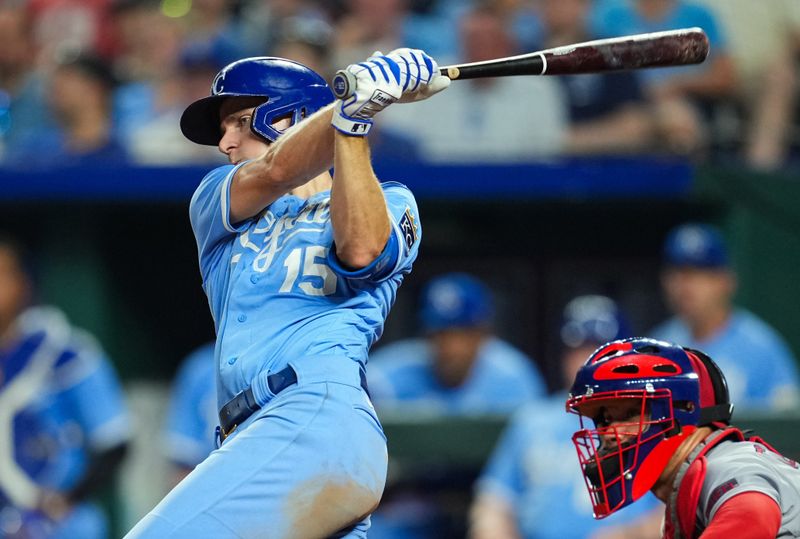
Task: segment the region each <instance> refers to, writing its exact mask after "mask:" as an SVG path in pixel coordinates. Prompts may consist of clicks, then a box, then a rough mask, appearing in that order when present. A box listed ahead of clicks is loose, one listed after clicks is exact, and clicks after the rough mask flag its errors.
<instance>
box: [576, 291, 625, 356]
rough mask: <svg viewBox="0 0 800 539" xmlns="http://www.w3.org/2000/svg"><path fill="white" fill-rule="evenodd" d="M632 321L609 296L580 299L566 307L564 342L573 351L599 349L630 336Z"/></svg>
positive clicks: (582, 297)
mask: <svg viewBox="0 0 800 539" xmlns="http://www.w3.org/2000/svg"><path fill="white" fill-rule="evenodd" d="M630 333H631V332H630V327H629V326H628V321H627V319H626V318H625V316H624V315H623V314H622V311H621V310H620V308H619V306H618V305H617V304H616V302H614V300H612V299H611V298H608V297H606V296H597V295H589V296H578V297H576V298H575V299H573V300H572V301H570V302H569V303H567V306H566V307H564V314H563V322H562V325H561V342H562V343H563V344H564V346H568V347H570V348H579V347H581V346H585V345H587V344H588V345H593V346H599V345H601V344H603V343H605V342H608V341H615V340H617V339H624V338H626V337H630V336H631V335H630Z"/></svg>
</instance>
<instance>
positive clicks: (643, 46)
mask: <svg viewBox="0 0 800 539" xmlns="http://www.w3.org/2000/svg"><path fill="white" fill-rule="evenodd" d="M708 50H709V45H708V36H706V34H705V32H703V30H702V29H701V28H683V29H680V30H668V31H666V32H653V33H649V34H636V35H631V36H623V37H614V38H609V39H598V40H594V41H586V42H584V43H575V44H573V45H565V46H563V47H556V48H553V49H545V50H541V51H536V52H530V53H527V54H520V55H518V56H509V57H507V58H498V59H495V60H486V61H482V62H472V63H467V64H456V65H450V66H444V67H441V68H440V69H439V72H440V73H441V74H442V75H444V76H446V77H448V78H450V79H452V80H463V79H476V78H482V77H509V76H513V75H579V74H585V73H602V72H607V71H623V70H628V69H643V68H648V67H668V66H679V65H689V64H699V63H701V62H703V61H704V60H705V59H706V57H707V56H708ZM355 84H356V79H355V77H354V76H353V75H352V74H351V73H350V72H349V71H346V70H339V71H337V72H336V75H335V76H334V78H333V81H332V83H331V87H332V88H333V93H334V94H335V95H336V97H338V98H339V99H344V98H346V97H349V96H350V95H352V94H353V92H354V91H355Z"/></svg>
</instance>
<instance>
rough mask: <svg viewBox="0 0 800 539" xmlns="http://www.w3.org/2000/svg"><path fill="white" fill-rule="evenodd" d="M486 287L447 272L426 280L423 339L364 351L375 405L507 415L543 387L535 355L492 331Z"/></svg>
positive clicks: (470, 277) (489, 300)
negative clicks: (367, 356)
mask: <svg viewBox="0 0 800 539" xmlns="http://www.w3.org/2000/svg"><path fill="white" fill-rule="evenodd" d="M492 316H493V305H492V299H491V295H490V292H489V290H488V289H487V288H486V286H485V285H484V284H483V283H482V282H480V281H479V280H477V279H476V278H474V277H472V276H470V275H466V274H462V273H451V274H445V275H442V276H439V277H437V278H435V279H433V280H432V281H431V282H430V283H428V284H427V285H426V287H425V289H424V291H423V294H422V307H421V310H420V318H421V321H422V327H423V329H424V331H425V338H416V339H407V340H402V341H398V342H394V343H391V344H387V345H385V346H383V347H381V348H379V349H378V350H376V351H375V352H374V353H373V354H371V355H370V363H369V369H368V371H369V386H370V391H371V394H372V398H373V401H374V402H375V406H376V407H377V408H378V410H379V411H384V412H385V411H388V410H399V411H404V412H405V411H412V410H417V411H423V412H425V411H427V412H432V413H445V414H487V413H488V414H491V413H496V414H506V413H509V412H512V411H513V410H514V409H516V408H517V407H518V406H519V405H521V404H523V403H525V402H528V401H530V400H532V399H534V398H537V397H540V396H542V395H543V394H544V393H545V386H544V383H543V381H542V378H541V376H540V374H539V372H538V370H537V369H536V367H535V365H534V363H533V361H532V360H531V359H530V358H529V357H527V356H526V355H525V354H523V353H522V352H520V351H519V350H517V349H516V348H514V347H513V346H511V345H510V344H508V343H507V342H505V341H503V340H501V339H499V338H497V337H496V336H494V335H493V334H492V329H491V324H492Z"/></svg>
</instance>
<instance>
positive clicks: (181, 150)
mask: <svg viewBox="0 0 800 539" xmlns="http://www.w3.org/2000/svg"><path fill="white" fill-rule="evenodd" d="M220 67H221V66H219V65H218V64H217V63H216V62H215V60H214V59H213V57H210V56H208V51H206V50H202V49H201V50H194V49H191V48H189V49H186V50H184V52H183V54H182V55H181V59H180V63H179V65H178V66H177V67H176V68H175V71H174V72H173V73H172V74H171V75H170V77H169V78H168V79H165V80H161V81H158V82H155V83H153V84H146V83H134V84H133V85H129V86H128V87H127V88H126V89H125V90H124V93H125V94H127V96H126V98H125V99H127V98H128V97H133V95H134V94H139V97H140V98H142V99H141V101H139V103H138V106H141V107H143V109H142V111H141V112H142V113H146V115H145V116H143V117H141V118H138V119H133V118H131V121H128V122H127V124H128V133H127V142H128V145H129V151H130V153H131V158H132V159H133V161H134V162H136V163H137V164H140V165H185V164H197V163H215V162H218V163H223V162H227V160H226V159H225V156H224V155H223V154H222V153H221V152H220V151H219V150H218V149H217V148H216V147H213V146H201V145H199V144H194V143H192V142H191V141H189V140H187V139H186V137H184V136H183V134H182V133H181V130H180V117H181V114H182V113H183V111H184V109H185V108H186V107H187V106H188V105H189V103H193V102H194V101H196V100H197V99H200V98H202V97H206V96H207V95H208V88H209V85H208V81H209V80H213V79H214V76H215V75H216V74H217V72H218V71H219V70H220ZM157 93H159V94H161V96H163V99H161V100H159V97H158V96H157V95H156V94H157ZM148 96H149V98H148ZM136 101H137V99H133V100H132V101H130V102H129V105H132V106H133V109H132V110H131V111H130V113H133V111H134V110H135V108H136V107H135V105H136Z"/></svg>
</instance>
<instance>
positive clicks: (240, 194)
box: [230, 105, 333, 223]
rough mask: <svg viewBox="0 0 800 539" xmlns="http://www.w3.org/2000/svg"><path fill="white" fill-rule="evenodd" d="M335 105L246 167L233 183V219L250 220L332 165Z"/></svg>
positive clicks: (234, 220)
mask: <svg viewBox="0 0 800 539" xmlns="http://www.w3.org/2000/svg"><path fill="white" fill-rule="evenodd" d="M331 111H332V105H329V106H327V107H325V108H323V109H321V110H319V111H317V112H316V113H315V114H313V115H312V116H310V117H309V118H308V119H306V120H304V121H302V122H300V123H299V124H297V125H295V126H293V127H292V128H290V129H288V130H287V131H286V133H284V134H283V135H282V136H281V137H280V138H279V139H278V140H277V141H276V142H275V143H274V144H271V145H270V146H269V148H267V151H266V152H265V153H264V154H263V155H262V156H261V157H259V158H258V159H254V160H253V161H251V162H249V163H247V164H246V165H244V166H243V167H242V168H241V169H239V170H238V171H237V173H236V176H235V177H234V179H233V183H232V184H231V201H230V208H231V209H230V214H231V215H230V217H231V222H233V223H236V222H239V221H242V220H244V219H247V218H250V217H252V216H254V215H256V214H258V213H259V212H261V210H263V209H264V208H265V207H267V206H268V205H269V204H271V203H272V202H274V201H275V200H276V199H278V198H279V197H281V196H283V195H285V194H286V193H288V192H289V191H291V190H292V189H294V188H296V187H299V186H301V185H303V184H305V183H306V182H308V181H309V180H311V179H313V178H315V177H317V176H319V175H320V174H322V173H323V172H325V171H327V170H329V169H330V168H331V166H332V165H333V128H332V127H331V114H332V113H331Z"/></svg>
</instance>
